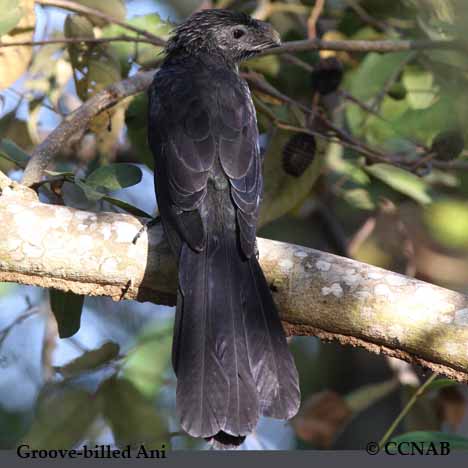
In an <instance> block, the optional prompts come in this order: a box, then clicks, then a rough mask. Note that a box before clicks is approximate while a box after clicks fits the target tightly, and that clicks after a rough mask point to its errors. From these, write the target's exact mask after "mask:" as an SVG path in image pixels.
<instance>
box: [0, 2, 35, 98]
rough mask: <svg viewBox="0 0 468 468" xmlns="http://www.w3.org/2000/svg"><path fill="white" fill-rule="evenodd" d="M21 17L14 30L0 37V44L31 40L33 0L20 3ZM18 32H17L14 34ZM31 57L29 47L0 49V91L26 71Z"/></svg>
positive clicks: (33, 17)
mask: <svg viewBox="0 0 468 468" xmlns="http://www.w3.org/2000/svg"><path fill="white" fill-rule="evenodd" d="M20 5H21V9H22V15H21V19H20V21H19V23H18V24H17V26H16V28H15V29H14V30H13V31H11V32H10V34H5V35H3V36H1V37H0V42H3V43H9V42H18V41H30V40H32V38H33V34H34V26H35V23H36V14H35V12H34V0H21V1H20ZM16 31H18V32H16ZM31 57H32V47H31V46H18V47H2V48H0V89H5V88H8V86H11V85H12V84H13V83H14V82H15V81H16V80H17V79H18V78H20V77H21V75H22V74H23V73H24V72H25V71H26V70H27V68H28V65H29V62H30V60H31Z"/></svg>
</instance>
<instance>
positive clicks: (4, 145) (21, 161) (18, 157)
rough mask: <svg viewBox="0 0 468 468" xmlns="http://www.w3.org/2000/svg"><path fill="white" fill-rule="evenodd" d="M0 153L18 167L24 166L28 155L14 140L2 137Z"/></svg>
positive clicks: (27, 160)
mask: <svg viewBox="0 0 468 468" xmlns="http://www.w3.org/2000/svg"><path fill="white" fill-rule="evenodd" d="M0 153H1V154H2V155H4V156H3V157H5V158H6V159H8V160H9V161H11V162H14V163H15V164H17V165H18V166H19V167H26V164H27V163H28V162H29V155H28V153H26V152H25V151H24V150H22V149H21V148H20V147H19V146H18V145H17V144H16V143H15V142H14V141H12V140H9V139H8V138H4V139H3V140H0Z"/></svg>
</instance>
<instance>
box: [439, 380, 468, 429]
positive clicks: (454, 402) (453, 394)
mask: <svg viewBox="0 0 468 468" xmlns="http://www.w3.org/2000/svg"><path fill="white" fill-rule="evenodd" d="M466 403H467V402H466V399H465V397H464V396H463V394H462V393H461V392H460V389H459V388H457V387H447V388H442V389H441V390H440V392H439V395H438V396H437V400H436V407H437V415H438V417H439V419H440V422H441V424H448V425H449V426H450V429H451V430H452V431H456V430H457V429H458V428H459V427H460V424H461V423H462V421H463V418H464V417H465V412H466Z"/></svg>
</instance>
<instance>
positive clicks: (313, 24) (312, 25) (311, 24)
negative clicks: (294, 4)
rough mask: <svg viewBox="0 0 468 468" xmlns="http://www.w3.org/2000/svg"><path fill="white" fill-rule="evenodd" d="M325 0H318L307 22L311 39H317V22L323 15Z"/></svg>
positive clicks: (308, 34)
mask: <svg viewBox="0 0 468 468" xmlns="http://www.w3.org/2000/svg"><path fill="white" fill-rule="evenodd" d="M324 6H325V0H316V1H315V5H314V7H313V8H312V11H311V12H310V16H309V19H308V20H307V36H308V37H309V39H314V38H316V37H317V21H318V19H319V18H320V15H321V14H322V11H323V7H324Z"/></svg>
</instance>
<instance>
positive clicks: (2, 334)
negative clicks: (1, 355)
mask: <svg viewBox="0 0 468 468" xmlns="http://www.w3.org/2000/svg"><path fill="white" fill-rule="evenodd" d="M39 310H40V309H39V307H37V306H32V307H28V309H27V310H25V311H24V312H23V313H22V314H21V315H19V316H18V317H16V318H15V320H13V322H11V323H10V325H8V326H6V327H5V328H3V329H2V330H0V348H1V347H2V346H3V343H4V342H5V340H6V339H7V337H8V335H9V334H10V333H11V331H12V330H13V328H15V327H16V326H17V325H19V324H20V323H23V322H24V321H25V320H26V319H28V318H29V317H32V316H33V315H36V314H37V313H38V312H39Z"/></svg>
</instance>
